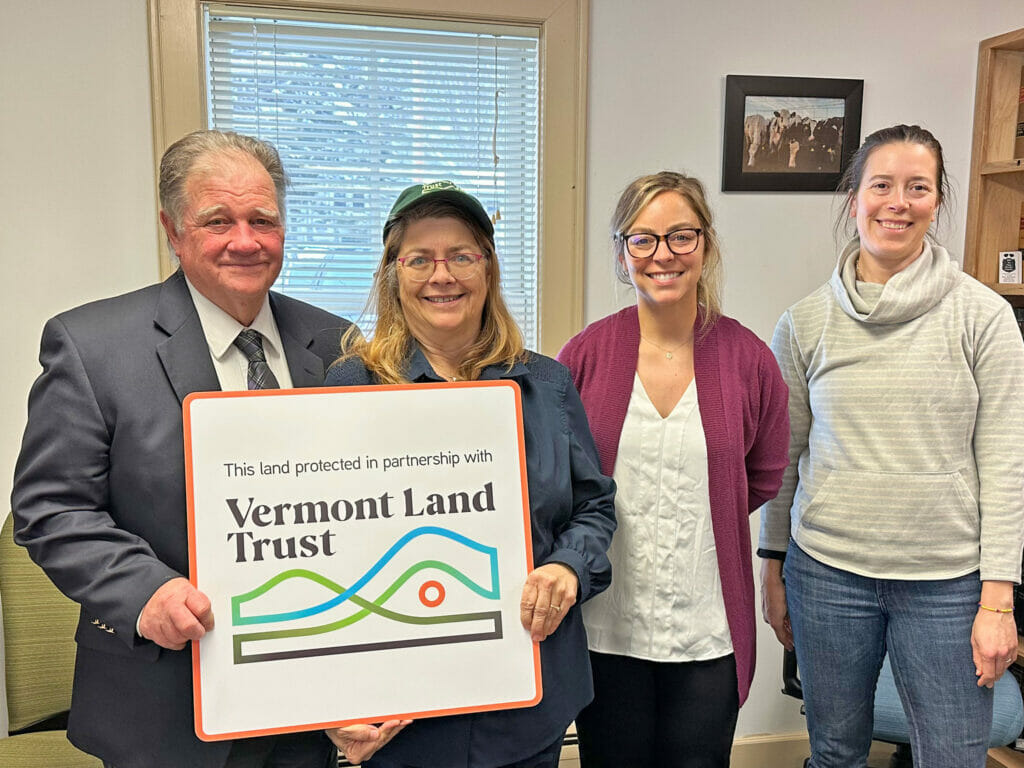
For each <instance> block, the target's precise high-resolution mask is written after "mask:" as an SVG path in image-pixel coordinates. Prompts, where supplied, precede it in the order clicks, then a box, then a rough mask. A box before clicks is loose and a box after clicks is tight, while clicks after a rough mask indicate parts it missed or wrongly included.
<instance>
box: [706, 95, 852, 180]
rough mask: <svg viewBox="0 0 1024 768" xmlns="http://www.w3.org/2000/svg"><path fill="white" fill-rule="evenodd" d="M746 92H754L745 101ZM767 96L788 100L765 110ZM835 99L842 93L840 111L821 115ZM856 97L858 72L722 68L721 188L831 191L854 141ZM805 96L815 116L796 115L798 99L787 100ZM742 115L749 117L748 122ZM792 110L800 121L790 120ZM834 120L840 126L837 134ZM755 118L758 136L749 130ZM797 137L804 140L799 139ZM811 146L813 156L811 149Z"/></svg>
mask: <svg viewBox="0 0 1024 768" xmlns="http://www.w3.org/2000/svg"><path fill="white" fill-rule="evenodd" d="M748 97H753V98H751V99H750V100H749V101H748ZM773 99H777V101H778V103H779V104H780V105H782V104H786V105H789V107H791V108H789V109H787V108H783V107H781V106H780V108H779V109H776V110H774V111H773V112H771V113H765V110H766V109H770V105H771V103H772V100H773ZM825 100H828V101H825ZM836 100H841V101H842V108H841V111H842V115H841V116H839V115H834V116H832V117H821V115H822V114H831V111H832V110H835V111H838V109H839V105H838V102H837V101H836ZM863 101H864V81H863V80H846V79H836V78H823V77H761V76H757V75H726V78H725V127H724V141H723V147H722V191H723V192H831V191H835V188H836V185H837V184H838V183H839V179H840V177H841V176H842V174H843V171H845V170H846V165H847V163H849V160H850V156H851V155H852V154H853V153H854V152H855V151H856V149H857V147H859V146H860V116H861V108H862V106H863ZM804 103H806V105H807V111H808V112H809V113H813V112H815V111H817V112H818V113H819V118H820V119H816V118H815V117H814V116H812V115H811V114H808V115H800V113H799V106H797V107H793V105H794V104H796V105H800V104H804ZM751 105H756V106H754V107H752V106H751ZM821 110H825V112H824V113H822V112H821ZM780 113H782V114H780ZM753 115H757V116H758V118H760V120H759V119H758V118H755V117H753ZM748 117H750V118H751V119H750V121H749V125H748V124H747V118H748ZM794 117H799V121H794V120H793V118H794ZM761 120H763V121H764V124H763V126H762V125H761ZM772 120H774V122H771V121H772ZM836 120H839V121H840V122H839V123H837V122H836ZM787 121H788V122H787ZM812 124H813V128H814V130H812ZM840 125H841V133H840V135H839V136H836V135H835V132H836V131H837V130H839V128H840ZM759 126H761V127H762V129H763V131H764V135H763V136H762V135H756V134H757V128H758V127H759ZM769 133H770V134H771V135H770V136H769ZM815 133H817V134H818V135H814V134H815ZM755 135H756V140H757V146H758V149H757V150H756V151H755V152H754V153H753V154H751V152H750V148H751V147H752V146H753V143H754V142H753V141H750V138H751V136H755ZM777 137H778V143H776V138H777ZM801 139H803V141H804V145H805V146H801ZM794 147H795V149H794ZM762 151H763V152H764V154H762V155H761V157H762V159H761V161H760V163H758V157H757V155H758V154H759V153H761V152H762ZM815 151H816V152H818V155H817V157H815V156H814V154H813V153H814V152H815ZM801 152H803V153H804V154H803V155H801V154H800V153H801ZM766 169H767V170H766Z"/></svg>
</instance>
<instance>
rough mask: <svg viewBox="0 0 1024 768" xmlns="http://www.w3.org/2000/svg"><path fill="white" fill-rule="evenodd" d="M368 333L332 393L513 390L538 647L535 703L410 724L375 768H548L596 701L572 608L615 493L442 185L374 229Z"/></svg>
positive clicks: (571, 397) (594, 566)
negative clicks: (383, 387) (474, 384)
mask: <svg viewBox="0 0 1024 768" xmlns="http://www.w3.org/2000/svg"><path fill="white" fill-rule="evenodd" d="M371 304H372V306H373V311H374V312H375V313H376V315H377V325H376V328H375V329H374V333H373V335H372V336H371V337H369V339H362V338H356V339H350V341H351V345H350V346H349V347H348V348H347V352H346V354H345V356H344V357H343V358H342V359H341V360H340V361H339V362H338V363H337V364H336V365H335V366H334V367H333V368H332V369H331V370H330V372H329V373H328V375H327V381H326V384H327V385H328V386H366V385H368V384H403V383H409V382H436V381H462V380H487V379H491V380H494V379H509V380H512V381H515V382H516V383H517V384H518V385H519V388H520V392H521V397H522V414H523V435H524V440H525V445H526V469H527V477H528V485H529V501H530V515H531V529H532V534H533V557H534V566H535V567H534V570H533V571H532V572H531V573H530V575H529V577H528V578H527V580H526V584H525V586H524V587H523V592H522V597H521V601H520V621H521V622H522V625H523V627H524V628H525V629H526V630H527V631H529V632H530V634H531V636H532V638H533V640H534V641H535V642H539V643H540V656H541V669H542V675H543V680H544V697H543V699H542V700H541V702H540V703H539V704H537V705H536V706H533V707H529V708H525V709H509V710H499V711H493V712H480V713H475V714H467V715H454V716H447V717H438V718H432V719H424V720H419V721H416V722H413V723H412V724H410V725H409V726H407V727H406V728H405V729H404V730H403V731H402V732H401V733H398V734H396V735H395V736H394V738H393V740H391V741H390V742H389V743H387V744H386V745H385V746H383V747H382V748H381V749H380V751H379V752H378V753H377V754H376V755H375V756H374V757H373V759H372V760H370V761H369V762H367V763H365V765H367V766H371V767H372V768H398V767H399V766H402V767H403V768H406V767H409V766H414V767H415V766H418V767H420V768H447V767H448V766H452V767H454V766H460V767H461V766H473V768H499V767H507V768H549V767H550V768H554V766H557V764H558V757H559V752H560V749H561V744H562V737H563V735H564V733H565V729H566V727H567V726H568V725H569V723H570V722H571V721H572V720H573V718H574V717H575V716H576V714H577V713H578V712H579V711H580V709H582V708H583V707H584V706H585V705H586V704H587V702H589V701H590V699H591V698H592V696H593V687H592V684H591V675H590V664H589V659H588V656H587V641H586V635H585V633H584V629H583V621H582V618H581V615H580V604H581V603H582V602H583V601H585V600H587V599H589V598H591V597H593V596H594V595H596V594H598V593H599V592H601V591H602V590H604V589H605V588H606V587H607V586H608V583H609V581H610V580H611V567H610V565H609V563H608V558H607V556H606V554H605V553H606V550H607V549H608V545H609V543H610V542H611V537H612V532H613V531H614V529H615V516H614V509H613V498H614V493H615V485H614V483H613V482H612V480H611V478H608V477H606V476H604V475H602V474H601V469H600V465H599V462H598V458H597V453H596V450H595V448H594V443H593V439H592V438H591V436H590V431H589V428H588V427H587V418H586V414H585V413H584V411H583V405H582V403H581V402H580V399H579V395H577V393H576V390H575V388H574V387H573V384H572V381H571V379H570V377H569V372H568V371H567V370H566V369H565V368H564V367H563V366H562V365H561V364H559V363H557V362H555V361H554V360H552V359H550V358H547V357H544V356H543V355H539V354H537V353H535V352H531V351H529V350H526V349H524V347H523V339H522V334H521V333H520V331H519V328H518V327H517V326H516V324H515V321H514V320H513V319H512V316H511V314H510V313H509V311H508V308H507V307H506V305H505V301H504V299H503V298H502V295H501V287H500V275H499V270H498V260H497V255H496V253H495V248H494V227H493V225H492V223H491V221H490V219H489V217H488V216H487V213H486V212H485V211H484V209H483V206H481V205H480V202H479V201H478V200H477V199H476V198H475V197H473V196H472V195H470V194H468V193H466V192H464V191H463V190H461V189H459V188H458V187H456V186H455V185H454V184H452V183H451V182H448V181H439V182H434V183H432V184H425V185H415V186H412V187H409V188H408V189H406V190H405V191H403V192H402V194H401V195H399V197H398V200H397V201H396V202H395V205H394V207H393V208H392V210H391V214H390V216H389V217H388V220H387V223H386V224H385V226H384V254H383V256H382V258H381V261H380V266H379V267H378V270H377V273H376V276H375V278H374V285H373V291H372V299H371Z"/></svg>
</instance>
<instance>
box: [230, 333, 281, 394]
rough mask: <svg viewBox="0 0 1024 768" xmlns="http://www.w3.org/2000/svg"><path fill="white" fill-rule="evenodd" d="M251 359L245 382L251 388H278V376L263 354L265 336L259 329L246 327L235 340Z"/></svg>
mask: <svg viewBox="0 0 1024 768" xmlns="http://www.w3.org/2000/svg"><path fill="white" fill-rule="evenodd" d="M234 344H235V346H236V347H238V348H239V349H240V350H242V354H244V355H245V356H246V357H247V358H248V360H249V370H248V371H247V372H246V377H245V382H246V385H247V386H248V388H249V389H278V388H279V387H280V384H278V383H277V377H275V376H274V372H273V371H272V370H270V366H269V365H267V357H266V355H264V354H263V337H262V336H260V332H259V331H254V330H252V329H251V328H246V329H245V330H243V331H242V332H241V333H239V334H238V337H237V338H236V339H235V342H234Z"/></svg>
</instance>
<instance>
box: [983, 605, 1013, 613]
mask: <svg viewBox="0 0 1024 768" xmlns="http://www.w3.org/2000/svg"><path fill="white" fill-rule="evenodd" d="M978 607H979V608H982V609H983V610H986V611H992V613H1013V608H989V607H988V606H987V605H982V604H981V603H978Z"/></svg>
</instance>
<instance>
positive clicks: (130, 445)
mask: <svg viewBox="0 0 1024 768" xmlns="http://www.w3.org/2000/svg"><path fill="white" fill-rule="evenodd" d="M270 302H271V308H272V309H273V312H274V318H275V320H276V322H277V325H278V329H279V331H280V334H281V340H282V343H283V345H284V351H285V357H286V359H287V361H288V368H289V371H290V373H291V377H292V381H293V383H294V386H296V387H310V386H319V385H321V384H322V383H323V380H324V371H325V369H326V367H327V366H329V365H330V363H331V361H332V360H333V359H334V358H335V357H337V355H338V350H339V341H340V335H341V333H343V332H344V330H345V329H346V328H347V327H348V325H349V323H348V322H347V321H345V320H342V319H340V318H338V317H336V316H334V315H332V314H330V313H328V312H324V311H323V310H320V309H317V308H315V307H312V306H310V305H308V304H305V303H303V302H299V301H296V300H294V299H289V298H287V297H285V296H281V295H278V294H273V293H272V294H271V296H270ZM40 362H41V363H42V366H43V372H42V374H41V375H40V376H39V378H38V379H37V380H36V382H35V384H34V385H33V387H32V391H31V393H30V395H29V416H28V425H27V427H26V430H25V437H24V441H23V443H22V448H21V454H20V456H19V458H18V462H17V466H16V469H15V477H14V491H13V494H12V497H11V501H12V507H13V511H14V517H15V538H16V540H17V541H18V543H20V544H23V545H24V546H26V547H27V548H28V550H29V554H30V555H31V556H32V559H33V560H35V561H36V562H37V563H39V565H41V566H42V567H43V569H44V570H45V571H46V572H47V574H48V575H49V577H50V578H51V579H52V580H53V582H54V583H55V584H56V585H57V587H58V588H60V590H61V591H62V592H64V593H65V594H66V595H68V596H69V597H70V598H71V599H73V600H74V601H76V602H77V603H79V604H80V605H81V617H80V620H79V625H78V631H77V633H76V640H77V642H78V658H77V662H76V668H75V687H74V695H73V699H72V709H71V716H70V720H69V727H68V733H69V737H70V739H71V741H72V742H74V743H75V744H76V745H78V746H79V747H81V748H82V749H84V750H86V751H88V752H92V753H93V754H96V755H99V756H100V757H102V758H103V759H104V760H106V761H107V762H110V763H114V764H116V765H117V766H119V768H131V767H132V766H139V767H140V768H142V767H143V766H144V767H145V768H161V767H162V766H167V768H178V767H179V766H200V767H205V766H211V767H212V766H220V765H222V764H223V762H224V760H225V758H226V755H227V751H228V748H229V743H228V742H219V743H203V742H200V741H199V740H198V739H197V738H196V736H195V731H194V727H193V714H192V712H193V708H192V677H191V661H190V652H189V649H187V648H186V650H184V651H168V650H165V649H162V648H160V647H158V646H157V645H155V644H154V643H152V642H149V641H147V640H143V639H142V638H140V637H139V636H138V635H136V634H135V622H136V619H137V618H138V616H139V613H140V612H141V610H142V607H143V606H144V605H145V603H146V601H147V600H148V599H149V598H150V596H151V595H152V594H153V593H154V592H155V591H156V589H157V588H158V587H159V586H160V585H161V584H163V583H164V582H166V581H168V580H170V579H172V578H175V577H177V576H182V575H184V576H187V575H188V549H187V533H186V514H185V475H184V445H183V434H182V410H181V407H182V400H183V399H184V398H185V396H186V395H188V394H189V393H191V392H200V391H211V390H217V389H219V388H220V386H219V384H218V381H217V375H216V372H215V370H214V367H213V362H212V360H211V359H210V353H209V348H208V346H207V343H206V338H205V336H204V335H203V329H202V326H201V324H200V322H199V316H198V315H197V314H196V311H195V307H194V305H193V303H192V299H191V296H190V295H189V292H188V286H187V285H186V283H185V280H184V277H183V275H182V274H181V272H180V271H179V272H177V273H175V274H174V275H172V276H171V277H170V278H168V279H167V280H166V281H165V282H163V283H161V284H159V285H153V286H149V287H148V288H143V289H142V290H139V291H135V292H132V293H128V294H125V295H123V296H118V297H115V298H111V299H105V300H103V301H98V302H94V303H91V304H86V305H84V306H81V307H77V308H75V309H72V310H70V311H68V312H65V313H63V314H60V315H58V316H57V317H55V318H53V319H51V320H50V321H49V322H47V324H46V327H45V328H44V330H43V338H42V344H41V350H40Z"/></svg>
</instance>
